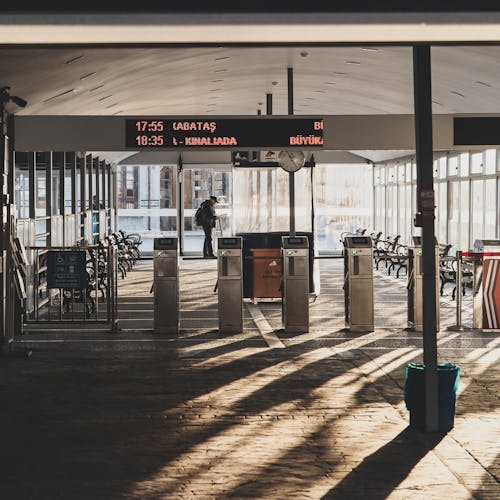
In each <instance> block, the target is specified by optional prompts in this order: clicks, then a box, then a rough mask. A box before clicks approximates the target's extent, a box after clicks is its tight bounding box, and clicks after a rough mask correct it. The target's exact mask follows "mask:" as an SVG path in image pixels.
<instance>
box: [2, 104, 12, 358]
mask: <svg viewBox="0 0 500 500" xmlns="http://www.w3.org/2000/svg"><path fill="white" fill-rule="evenodd" d="M7 119H8V115H7V111H6V110H5V108H4V106H3V103H2V102H0V196H1V203H2V212H1V221H0V222H1V224H0V351H2V350H4V349H5V350H8V349H9V343H10V340H11V339H10V334H9V333H8V331H9V325H8V314H7V311H8V304H7V297H8V288H9V287H8V283H9V280H8V276H7V271H8V263H7V261H8V258H7V252H8V250H9V239H10V238H9V218H8V215H9V214H8V212H9V203H10V200H9V189H8V176H9V161H8V157H9V155H8V152H7V149H8V147H9V136H8V132H7Z"/></svg>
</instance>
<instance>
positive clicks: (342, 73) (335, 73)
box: [333, 71, 347, 75]
mask: <svg viewBox="0 0 500 500" xmlns="http://www.w3.org/2000/svg"><path fill="white" fill-rule="evenodd" d="M333 74H334V75H347V73H344V72H343V71H334V72H333Z"/></svg>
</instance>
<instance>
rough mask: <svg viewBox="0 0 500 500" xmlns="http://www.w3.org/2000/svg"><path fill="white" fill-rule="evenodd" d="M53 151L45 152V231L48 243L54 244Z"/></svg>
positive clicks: (48, 244) (49, 244)
mask: <svg viewBox="0 0 500 500" xmlns="http://www.w3.org/2000/svg"><path fill="white" fill-rule="evenodd" d="M52 154H53V153H52V151H49V152H48V153H43V155H44V159H45V216H46V217H47V219H46V221H45V232H46V233H47V237H46V240H45V241H46V244H47V246H51V245H52V194H53V193H52V165H53V156H52Z"/></svg>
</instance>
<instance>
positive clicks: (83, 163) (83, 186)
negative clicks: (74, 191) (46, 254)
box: [80, 153, 87, 239]
mask: <svg viewBox="0 0 500 500" xmlns="http://www.w3.org/2000/svg"><path fill="white" fill-rule="evenodd" d="M86 179H87V160H86V158H85V153H82V156H81V158H80V237H81V238H82V239H85V217H86V216H87V212H86V210H87V202H86V200H87V181H86Z"/></svg>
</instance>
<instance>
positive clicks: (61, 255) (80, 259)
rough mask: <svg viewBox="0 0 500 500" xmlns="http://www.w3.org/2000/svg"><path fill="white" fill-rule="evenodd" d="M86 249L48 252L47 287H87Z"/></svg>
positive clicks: (80, 288) (77, 288)
mask: <svg viewBox="0 0 500 500" xmlns="http://www.w3.org/2000/svg"><path fill="white" fill-rule="evenodd" d="M85 262H86V252H85V250H49V251H48V252H47V288H62V289H66V290H68V289H69V290H73V289H75V290H82V289H85V288H87V270H86V266H85Z"/></svg>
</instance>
